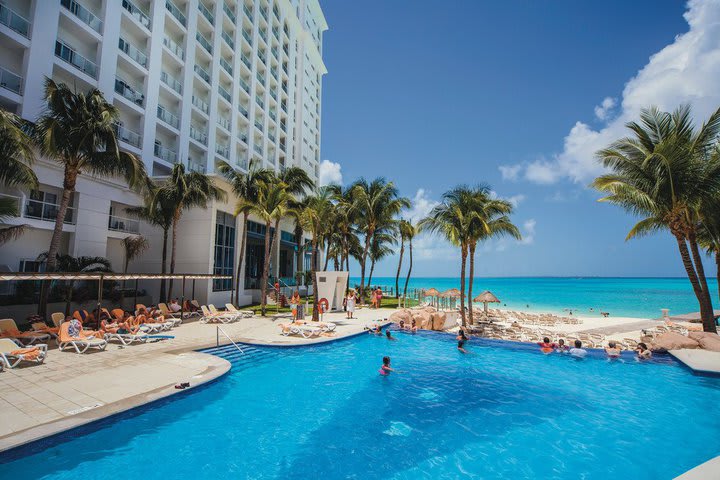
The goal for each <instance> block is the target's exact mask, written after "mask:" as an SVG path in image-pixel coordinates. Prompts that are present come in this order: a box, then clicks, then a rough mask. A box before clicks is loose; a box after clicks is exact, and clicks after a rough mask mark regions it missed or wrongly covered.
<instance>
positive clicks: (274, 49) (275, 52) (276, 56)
mask: <svg viewBox="0 0 720 480" xmlns="http://www.w3.org/2000/svg"><path fill="white" fill-rule="evenodd" d="M270 52H271V53H272V54H273V57H275V58H276V59H280V57H279V56H278V55H279V54H278V49H277V47H272V48H271V49H270Z"/></svg>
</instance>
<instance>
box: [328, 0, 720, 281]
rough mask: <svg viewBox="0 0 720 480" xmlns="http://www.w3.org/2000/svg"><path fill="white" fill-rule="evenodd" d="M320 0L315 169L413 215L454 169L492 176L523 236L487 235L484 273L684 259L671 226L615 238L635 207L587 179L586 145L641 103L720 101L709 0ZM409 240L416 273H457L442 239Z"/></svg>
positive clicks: (614, 269)
mask: <svg viewBox="0 0 720 480" xmlns="http://www.w3.org/2000/svg"><path fill="white" fill-rule="evenodd" d="M322 6H323V9H324V12H325V15H326V17H327V21H328V24H329V25H330V30H329V31H327V32H326V33H325V37H324V52H323V56H324V58H325V63H326V65H327V68H328V71H329V73H328V75H326V76H325V79H324V85H323V125H322V158H323V159H326V160H327V162H324V165H323V168H322V171H323V176H324V178H326V179H329V180H341V179H342V180H341V181H344V182H345V183H347V182H350V181H352V180H353V179H355V178H357V177H359V176H365V177H369V178H372V177H376V176H384V177H386V178H388V179H391V180H393V181H394V182H395V183H396V184H397V185H398V187H399V188H400V190H401V192H402V194H403V195H404V196H407V197H409V198H411V199H413V201H414V209H413V211H411V212H408V213H407V214H408V215H410V216H415V217H418V216H420V215H422V214H423V213H424V212H426V211H427V210H428V209H429V208H430V207H431V206H432V205H433V202H436V201H437V200H438V199H439V198H440V196H441V195H442V193H443V192H444V191H445V190H447V189H449V188H451V187H453V186H455V185H457V184H460V183H470V184H475V183H481V182H484V183H489V184H490V185H491V186H492V188H493V190H494V191H496V192H497V194H498V195H499V196H502V197H505V198H509V199H511V200H512V201H514V202H515V203H516V204H517V209H516V213H515V214H514V216H513V218H514V220H515V222H516V224H518V226H519V227H520V228H521V230H522V231H523V233H524V235H525V239H524V240H523V241H522V242H516V241H510V240H500V241H492V242H490V243H488V244H487V245H484V246H483V247H482V248H481V249H480V250H479V252H478V257H477V261H478V270H479V271H478V275H479V276H504V275H513V276H517V275H532V276H535V275H558V276H564V275H571V276H572V275H600V276H614V275H617V276H676V275H678V276H679V275H683V274H684V270H683V269H682V266H681V264H680V261H679V257H678V255H677V251H676V247H675V246H674V242H673V241H672V240H671V239H670V238H669V236H667V235H658V236H655V237H649V238H645V239H641V240H635V241H632V242H625V241H624V238H625V234H626V233H627V231H628V230H629V228H630V227H631V226H632V224H633V219H632V218H631V217H630V216H628V215H627V214H625V213H624V212H622V211H621V210H619V209H618V208H616V207H613V206H610V205H604V204H598V203H597V202H596V201H595V200H596V199H597V198H598V195H597V193H595V192H593V191H591V190H589V189H588V188H587V185H588V183H589V182H590V181H591V180H592V178H593V177H594V175H596V174H597V173H598V172H599V167H598V166H597V164H596V162H595V161H594V160H593V158H592V153H593V152H594V151H596V150H597V149H598V148H601V147H602V146H604V145H605V144H607V143H609V141H612V140H614V139H615V138H618V137H619V136H621V135H624V133H625V132H624V130H623V124H624V123H625V122H626V121H628V119H632V118H635V117H636V116H637V112H638V111H639V109H640V108H641V107H643V106H646V105H650V104H657V105H659V106H660V107H661V108H665V109H672V108H674V107H675V106H676V105H677V104H679V103H681V102H686V101H690V102H691V103H693V106H694V107H695V112H696V115H697V117H698V118H705V117H707V115H709V113H710V111H711V110H712V109H715V108H717V106H719V105H720V89H718V88H717V84H716V83H715V82H716V79H717V78H719V77H718V76H719V75H720V59H719V58H720V26H719V25H720V0H705V1H699V0H694V1H691V2H690V3H689V4H683V3H682V2H678V1H669V0H651V1H650V0H648V1H633V2H627V1H615V0H613V1H603V2H577V1H552V2H549V1H548V2H540V1H537V2H536V1H506V2H484V1H472V0H465V1H450V0H448V1H442V2H440V1H433V2H431V1H421V0H413V1H410V0H403V1H401V0H393V1H387V0H384V1H363V2H350V1H342V0H326V1H324V2H322ZM710 78H714V79H715V81H709V79H710ZM713 84H714V86H713ZM335 164H337V165H335ZM417 243H418V245H417V251H416V258H415V265H414V269H413V270H414V273H415V274H417V275H418V276H454V275H457V274H458V272H459V270H458V264H459V260H458V255H457V253H456V252H455V250H454V249H453V248H451V247H449V246H448V245H447V244H445V243H444V242H443V241H442V240H440V239H436V238H429V237H422V238H420V239H418V242H417ZM396 267H397V260H396V258H390V259H388V260H386V261H383V262H382V263H381V264H380V265H378V267H376V269H377V272H378V273H377V274H379V275H394V272H395V269H396ZM351 269H353V270H354V271H357V270H356V269H355V268H354V267H352V266H351Z"/></svg>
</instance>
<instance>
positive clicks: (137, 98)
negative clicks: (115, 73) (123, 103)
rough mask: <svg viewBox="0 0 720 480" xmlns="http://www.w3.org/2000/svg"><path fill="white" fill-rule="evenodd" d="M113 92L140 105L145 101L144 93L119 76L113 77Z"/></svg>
mask: <svg viewBox="0 0 720 480" xmlns="http://www.w3.org/2000/svg"><path fill="white" fill-rule="evenodd" d="M115 92H116V93H119V94H120V95H122V96H123V97H125V98H127V99H128V100H130V101H131V102H133V103H134V104H136V105H139V106H141V107H142V106H143V104H144V103H145V95H144V94H143V93H141V92H140V91H139V89H137V90H136V89H134V88H132V87H131V86H130V85H128V84H127V82H126V81H125V80H122V79H121V78H119V77H115Z"/></svg>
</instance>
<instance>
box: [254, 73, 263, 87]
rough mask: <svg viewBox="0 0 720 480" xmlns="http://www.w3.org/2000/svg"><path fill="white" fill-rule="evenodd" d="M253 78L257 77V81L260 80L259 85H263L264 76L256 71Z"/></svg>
mask: <svg viewBox="0 0 720 480" xmlns="http://www.w3.org/2000/svg"><path fill="white" fill-rule="evenodd" d="M255 78H257V79H258V82H260V85H265V77H264V76H263V75H262V74H261V73H260V72H259V71H258V72H257V73H255Z"/></svg>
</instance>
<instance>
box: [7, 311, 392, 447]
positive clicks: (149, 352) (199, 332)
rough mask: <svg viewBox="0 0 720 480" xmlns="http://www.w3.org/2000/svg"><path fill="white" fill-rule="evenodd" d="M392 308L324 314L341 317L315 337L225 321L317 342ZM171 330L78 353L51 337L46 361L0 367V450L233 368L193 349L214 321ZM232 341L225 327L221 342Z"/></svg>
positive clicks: (212, 338)
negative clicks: (150, 339) (152, 339)
mask: <svg viewBox="0 0 720 480" xmlns="http://www.w3.org/2000/svg"><path fill="white" fill-rule="evenodd" d="M392 311H393V310H389V309H381V310H369V309H362V310H357V311H356V312H355V315H356V317H358V318H356V319H354V320H345V314H344V313H329V314H326V315H325V318H324V320H326V321H337V322H338V324H337V329H336V334H335V335H334V336H332V337H320V338H317V339H303V338H301V337H294V336H291V337H285V336H282V335H280V327H279V326H278V324H279V323H283V322H287V321H288V320H287V319H286V318H278V319H273V318H262V317H254V318H250V319H243V320H240V321H239V322H235V323H232V324H227V325H222V326H221V328H222V329H223V330H224V331H225V332H226V333H227V334H228V336H229V337H230V338H232V339H233V341H236V342H245V343H253V344H264V345H279V346H282V345H285V346H291V345H302V344H315V343H322V342H328V341H332V340H336V339H338V338H343V337H347V336H351V335H355V334H358V333H360V332H362V331H363V330H364V328H365V326H366V325H367V324H368V323H369V322H371V321H375V320H378V319H382V318H386V317H389V316H390V314H391V313H392ZM167 333H168V334H169V335H174V336H175V338H173V339H169V340H163V341H160V342H156V343H146V344H135V345H131V346H127V347H123V346H121V345H119V344H117V343H110V344H109V345H108V347H107V349H106V350H105V351H104V352H93V353H85V354H80V355H78V354H77V353H75V352H74V351H71V350H67V351H64V352H60V351H59V350H58V349H57V347H56V346H55V342H51V343H50V350H49V352H48V356H47V359H46V360H45V363H44V364H42V365H35V364H30V363H22V365H21V366H18V367H16V368H15V369H12V370H10V369H6V370H5V371H4V372H2V373H0V451H2V450H6V449H8V448H12V447H14V446H18V445H21V444H24V443H27V442H30V441H32V440H36V439H38V438H42V437H45V436H48V435H52V434H54V433H57V432H61V431H63V430H67V429H69V428H73V427H76V426H79V425H83V424H85V423H89V422H92V421H94V420H97V419H100V418H103V417H106V416H108V415H112V414H114V413H117V412H121V411H124V410H127V409H130V408H133V407H136V406H139V405H143V404H145V403H148V402H151V401H153V400H157V399H159V398H162V397H166V396H168V395H172V394H175V393H179V392H184V391H185V390H177V389H175V385H176V384H178V383H181V382H189V383H190V385H191V387H195V386H198V385H201V384H203V383H206V382H208V381H211V380H213V379H215V378H218V377H219V376H221V375H223V374H224V373H226V372H227V371H228V370H229V369H230V364H229V363H228V362H227V361H226V360H224V359H221V358H219V357H215V356H213V355H208V354H204V353H200V352H196V351H195V350H197V349H200V348H206V347H212V346H215V345H216V340H217V329H216V326H215V324H204V323H200V322H198V321H191V322H188V323H185V324H183V325H181V326H179V327H176V328H174V329H172V330H171V331H170V332H167ZM228 343H229V341H228V339H227V338H226V337H224V336H223V335H222V334H220V344H228ZM89 352H90V351H89Z"/></svg>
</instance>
